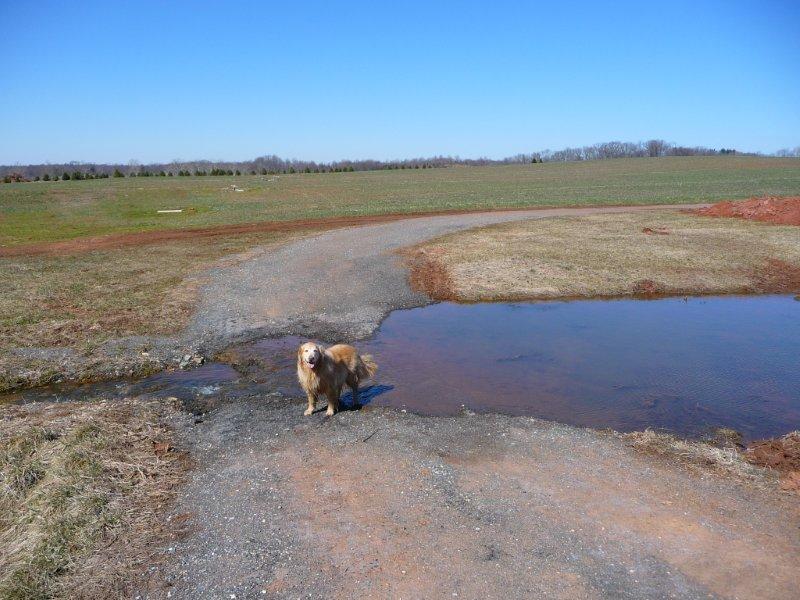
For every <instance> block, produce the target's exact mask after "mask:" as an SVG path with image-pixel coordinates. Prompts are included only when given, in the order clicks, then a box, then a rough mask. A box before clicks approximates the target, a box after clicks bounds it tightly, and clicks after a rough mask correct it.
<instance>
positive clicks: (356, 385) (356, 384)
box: [350, 382, 361, 408]
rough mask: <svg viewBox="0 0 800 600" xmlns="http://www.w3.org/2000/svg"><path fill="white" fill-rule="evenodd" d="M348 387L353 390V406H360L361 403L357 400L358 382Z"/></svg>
mask: <svg viewBox="0 0 800 600" xmlns="http://www.w3.org/2000/svg"><path fill="white" fill-rule="evenodd" d="M350 389H351V390H353V408H361V403H360V402H359V401H358V382H355V383H354V384H353V385H351V386H350Z"/></svg>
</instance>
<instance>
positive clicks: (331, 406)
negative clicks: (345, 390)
mask: <svg viewBox="0 0 800 600" xmlns="http://www.w3.org/2000/svg"><path fill="white" fill-rule="evenodd" d="M341 393H342V392H341V390H335V391H334V390H332V391H331V392H330V393H329V394H328V410H326V411H325V414H326V415H328V416H329V417H330V416H332V415H333V413H335V412H336V411H337V410H339V394H341Z"/></svg>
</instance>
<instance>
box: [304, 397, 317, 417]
mask: <svg viewBox="0 0 800 600" xmlns="http://www.w3.org/2000/svg"><path fill="white" fill-rule="evenodd" d="M306 395H307V396H308V408H307V409H306V410H305V412H304V413H303V414H304V415H305V416H308V415H310V414H313V412H314V411H315V410H316V409H317V396H316V395H315V394H312V393H311V392H307V393H306Z"/></svg>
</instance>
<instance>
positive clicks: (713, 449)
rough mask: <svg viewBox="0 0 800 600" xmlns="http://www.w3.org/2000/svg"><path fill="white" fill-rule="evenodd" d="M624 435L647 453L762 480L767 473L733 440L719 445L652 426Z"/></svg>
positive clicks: (738, 476)
mask: <svg viewBox="0 0 800 600" xmlns="http://www.w3.org/2000/svg"><path fill="white" fill-rule="evenodd" d="M620 436H621V437H622V439H623V440H625V441H626V442H628V444H629V445H630V446H631V447H632V448H634V449H635V450H638V451H639V452H644V453H646V454H651V455H656V456H661V457H664V458H671V459H677V460H679V461H680V462H682V463H684V464H687V465H694V466H700V467H703V468H706V469H711V470H713V471H716V472H720V473H723V474H725V475H731V476H733V477H736V478H738V479H744V480H750V481H762V480H765V478H766V477H767V474H766V472H765V471H764V470H763V469H759V468H758V467H755V466H753V465H751V464H750V463H748V462H747V461H746V460H745V459H744V457H743V456H742V454H741V453H740V452H739V450H738V448H737V447H736V446H735V445H733V444H730V445H724V446H723V447H719V446H715V445H712V444H708V443H706V442H697V441H690V440H682V439H680V438H677V437H675V436H674V435H671V434H668V433H661V432H658V431H653V430H652V429H645V430H644V431H634V432H631V433H623V434H620Z"/></svg>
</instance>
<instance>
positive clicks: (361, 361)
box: [356, 354, 378, 379]
mask: <svg viewBox="0 0 800 600" xmlns="http://www.w3.org/2000/svg"><path fill="white" fill-rule="evenodd" d="M377 370H378V363H376V362H375V361H374V360H372V356H371V355H369V354H360V355H359V356H358V366H357V367H356V373H357V374H358V378H359V379H369V378H370V377H372V376H373V375H375V372H376V371H377Z"/></svg>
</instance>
